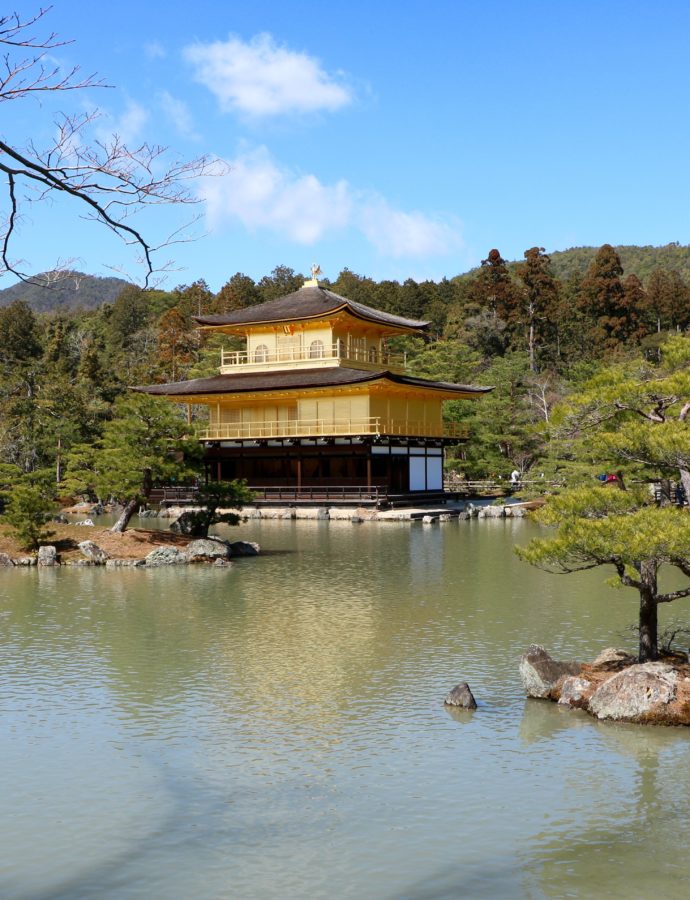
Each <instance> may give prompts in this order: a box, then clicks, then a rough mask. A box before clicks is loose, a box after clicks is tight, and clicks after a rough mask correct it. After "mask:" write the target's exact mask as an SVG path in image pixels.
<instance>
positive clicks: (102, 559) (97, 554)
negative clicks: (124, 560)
mask: <svg viewBox="0 0 690 900" xmlns="http://www.w3.org/2000/svg"><path fill="white" fill-rule="evenodd" d="M79 549H80V550H81V552H82V554H83V555H84V556H85V557H86V558H87V559H88V560H91V562H93V563H94V564H95V565H97V566H104V565H105V563H106V560H108V559H110V554H109V553H106V552H105V550H103V549H101V547H99V546H98V544H94V542H93V541H80V542H79Z"/></svg>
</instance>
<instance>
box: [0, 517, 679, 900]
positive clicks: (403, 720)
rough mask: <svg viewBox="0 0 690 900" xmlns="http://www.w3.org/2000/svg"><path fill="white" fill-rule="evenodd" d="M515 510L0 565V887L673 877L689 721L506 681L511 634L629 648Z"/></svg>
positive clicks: (364, 890) (312, 891)
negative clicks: (559, 701) (595, 714)
mask: <svg viewBox="0 0 690 900" xmlns="http://www.w3.org/2000/svg"><path fill="white" fill-rule="evenodd" d="M534 528H535V526H533V525H531V524H530V523H528V522H525V521H519V520H514V521H511V520H479V521H471V522H452V523H447V524H444V525H441V526H438V525H436V526H432V527H428V526H422V525H420V524H415V525H409V524H401V523H364V524H359V525H355V524H352V523H350V522H331V523H328V522H303V521H300V522H269V521H266V522H260V521H255V522H251V523H248V524H247V525H245V526H242V528H241V529H233V530H232V536H233V538H236V537H238V536H241V537H243V538H246V539H249V540H258V541H259V543H260V544H261V545H262V549H263V551H264V553H263V555H262V556H260V557H258V558H254V559H243V560H240V561H238V562H237V563H236V564H235V565H234V566H233V567H232V568H231V569H214V568H212V567H208V568H207V567H190V568H185V569H167V570H166V569H157V570H145V571H140V570H126V569H123V570H107V571H106V570H101V569H91V570H89V569H82V570H77V569H71V570H70V569H65V570H50V569H44V570H36V569H33V570H28V569H26V570H19V569H16V570H2V571H0V673H1V674H0V708H1V710H2V721H3V727H2V729H1V730H0V760H1V761H2V765H1V766H0V797H1V798H2V806H3V815H2V817H1V819H0V895H1V896H2V897H3V898H22V900H24V898H31V900H36V898H51V900H52V898H81V897H84V898H87V897H89V898H90V897H94V896H98V897H99V898H121V897H146V898H150V897H166V898H189V897H195V898H224V897H239V898H304V897H309V898H321V897H324V898H325V897H329V898H349V897H352V898H362V897H366V898H369V897H371V898H420V900H421V898H445V897H449V898H450V897H473V898H474V897H491V898H496V897H565V896H573V897H575V896H579V897H583V896H603V895H605V894H606V895H608V896H610V897H651V896H656V895H659V896H664V897H666V898H669V897H671V898H672V897H685V896H686V895H687V883H688V878H689V877H690V860H688V856H687V852H686V843H687V842H686V839H685V819H686V815H687V802H688V794H689V790H690V734H688V732H686V731H685V730H681V729H656V730H652V729H644V728H641V727H637V726H625V725H615V724H609V723H598V722H595V721H594V720H592V719H590V718H588V717H587V716H585V715H584V714H583V713H579V712H573V711H569V710H563V709H560V708H558V707H557V706H555V705H553V704H548V703H544V702H541V701H535V700H530V701H527V700H525V698H524V696H523V692H522V689H521V686H520V683H519V678H518V659H519V656H520V654H521V653H522V651H523V650H524V649H525V647H526V646H527V645H528V644H529V643H531V642H533V641H536V642H538V643H542V644H544V645H545V646H546V647H547V648H548V649H549V650H550V651H552V652H553V654H554V655H555V656H556V657H561V658H579V659H588V658H592V657H593V656H594V655H595V654H596V653H597V652H598V651H599V650H601V649H602V648H603V647H605V646H610V645H617V646H627V647H628V648H631V647H632V646H634V637H633V635H632V634H631V633H630V632H629V631H628V630H627V629H628V626H629V625H630V623H631V622H634V620H635V613H636V610H635V596H634V594H633V593H632V592H630V591H626V590H621V591H614V590H612V589H611V588H609V587H607V586H606V585H605V584H604V583H603V581H604V576H603V575H602V573H601V572H587V573H582V574H580V575H577V576H569V577H558V576H549V575H546V574H545V573H542V572H540V571H538V570H535V569H532V568H530V567H529V566H527V565H525V564H524V563H521V562H520V561H519V560H518V559H517V558H516V557H515V556H514V554H513V552H512V547H513V545H514V543H515V542H520V543H522V542H525V541H526V540H528V538H529V537H530V536H531V535H532V534H534ZM681 603H682V601H681ZM663 612H664V614H665V616H666V617H668V616H669V615H672V616H675V617H679V616H681V615H682V614H683V613H685V612H686V610H685V609H684V608H683V607H682V606H680V604H679V605H678V608H677V609H667V610H664V611H663ZM460 680H466V681H468V682H469V683H470V685H471V687H472V690H473V692H474V694H475V696H476V697H477V700H478V703H479V709H478V710H477V711H476V712H474V713H470V712H463V713H460V712H456V713H453V712H449V711H448V710H447V709H445V708H444V706H443V698H444V696H445V695H446V693H447V692H448V690H449V689H450V688H451V687H452V686H453V685H454V684H456V683H457V682H458V681H460Z"/></svg>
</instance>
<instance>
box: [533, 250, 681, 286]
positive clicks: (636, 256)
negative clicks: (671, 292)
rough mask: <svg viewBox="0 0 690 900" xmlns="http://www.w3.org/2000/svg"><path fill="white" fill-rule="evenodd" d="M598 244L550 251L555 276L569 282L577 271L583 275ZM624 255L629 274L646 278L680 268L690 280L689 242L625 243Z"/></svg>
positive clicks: (621, 253)
mask: <svg viewBox="0 0 690 900" xmlns="http://www.w3.org/2000/svg"><path fill="white" fill-rule="evenodd" d="M598 249H599V248H598V247H571V248H570V249H569V250H557V251H555V252H554V253H550V254H549V256H550V257H551V268H552V269H553V273H554V275H556V276H557V277H558V278H560V279H561V280H563V281H565V280H566V279H567V278H568V277H569V276H570V275H573V274H575V273H577V274H580V275H583V274H584V273H585V272H586V270H587V268H588V266H589V264H590V263H591V262H592V260H593V259H594V257H595V256H596V253H597V250H598ZM616 251H617V252H618V255H619V256H620V258H621V265H622V266H623V270H624V276H625V275H637V277H638V278H639V279H641V280H642V281H645V282H646V280H647V279H648V278H649V276H650V275H651V273H652V272H653V271H654V269H666V270H670V269H677V270H678V271H679V272H680V274H681V275H682V276H683V279H684V280H685V281H687V282H690V246H688V245H685V244H677V243H674V244H665V245H664V246H663V247H650V246H646V247H637V246H635V245H627V246H626V245H623V246H619V247H616Z"/></svg>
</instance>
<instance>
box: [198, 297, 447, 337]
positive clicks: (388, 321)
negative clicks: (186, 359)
mask: <svg viewBox="0 0 690 900" xmlns="http://www.w3.org/2000/svg"><path fill="white" fill-rule="evenodd" d="M340 310H347V311H348V312H349V313H350V314H351V315H353V316H355V318H357V319H364V320H365V321H367V322H375V323H377V324H378V325H387V326H389V327H392V328H395V329H398V328H400V329H403V330H405V331H407V330H410V329H412V330H415V331H417V330H421V329H424V328H427V327H428V326H429V324H430V323H429V322H421V321H417V320H416V319H404V318H403V317H402V316H394V315H392V314H391V313H386V312H381V311H380V310H378V309H372V308H371V307H370V306H364V304H363V303H355V301H354V300H348V299H347V298H346V297H341V296H340V295H339V294H334V293H333V291H327V290H326V289H325V288H320V287H303V288H300V289H299V290H298V291H293V292H292V293H291V294H286V295H285V296H284V297H279V298H278V299H277V300H269V302H268V303H259V304H257V305H256V306H249V307H246V308H245V309H238V310H235V311H234V312H231V313H227V314H225V315H222V316H194V320H195V321H196V322H197V323H198V324H199V325H207V326H213V325H216V326H222V325H259V324H268V323H273V322H299V321H300V320H303V319H320V318H322V317H323V316H326V315H328V314H329V313H336V312H339V311H340Z"/></svg>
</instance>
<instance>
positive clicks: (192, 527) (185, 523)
mask: <svg viewBox="0 0 690 900" xmlns="http://www.w3.org/2000/svg"><path fill="white" fill-rule="evenodd" d="M170 530H171V531H174V532H175V534H186V535H188V536H190V537H195V536H201V532H202V526H201V524H200V522H199V513H198V511H197V510H193V509H187V510H185V511H184V512H183V513H181V514H180V516H179V517H178V518H177V519H175V521H174V522H171V523H170Z"/></svg>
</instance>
